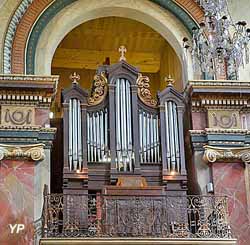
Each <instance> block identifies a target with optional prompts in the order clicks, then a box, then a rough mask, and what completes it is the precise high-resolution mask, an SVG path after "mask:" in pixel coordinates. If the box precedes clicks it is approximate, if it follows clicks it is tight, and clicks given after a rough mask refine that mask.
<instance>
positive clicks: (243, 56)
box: [183, 0, 250, 80]
mask: <svg viewBox="0 0 250 245" xmlns="http://www.w3.org/2000/svg"><path fill="white" fill-rule="evenodd" d="M196 2H197V3H198V4H199V5H200V6H201V7H202V9H203V10H204V22H202V23H200V28H196V27H194V28H193V29H192V31H193V36H192V45H191V44H189V43H188V39H187V38H184V39H183V46H184V48H185V49H189V48H191V50H192V58H193V64H194V70H197V67H198V66H199V67H200V70H201V71H202V72H203V73H205V74H207V75H209V74H210V76H213V77H214V78H215V79H217V78H218V77H219V76H221V75H223V74H224V76H225V78H226V79H230V80H234V79H238V74H239V67H240V66H245V65H246V64H248V63H249V47H248V46H249V41H250V28H247V23H246V22H245V21H238V22H237V23H234V22H233V20H232V17H231V15H230V13H229V10H228V3H227V0H196Z"/></svg>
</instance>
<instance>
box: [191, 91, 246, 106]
mask: <svg viewBox="0 0 250 245" xmlns="http://www.w3.org/2000/svg"><path fill="white" fill-rule="evenodd" d="M247 105H248V98H226V96H225V94H224V95H223V97H222V96H221V95H217V97H216V98H215V97H213V98H211V97H207V96H205V97H204V96H202V97H201V96H200V98H193V99H192V107H209V108H210V107H216V108H223V107H224V108H225V107H227V108H228V106H230V108H231V107H235V108H239V107H242V106H247Z"/></svg>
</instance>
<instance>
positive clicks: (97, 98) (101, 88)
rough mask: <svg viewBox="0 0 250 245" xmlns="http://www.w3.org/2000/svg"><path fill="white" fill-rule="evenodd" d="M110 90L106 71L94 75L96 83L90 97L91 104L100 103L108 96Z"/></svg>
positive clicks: (89, 102)
mask: <svg viewBox="0 0 250 245" xmlns="http://www.w3.org/2000/svg"><path fill="white" fill-rule="evenodd" d="M107 92H108V80H107V77H106V75H105V72H104V71H103V72H101V74H100V75H99V74H97V75H95V76H94V84H93V88H92V92H91V96H90V97H89V98H88V104H89V105H98V104H100V103H101V102H102V101H103V100H104V99H105V97H106V95H107Z"/></svg>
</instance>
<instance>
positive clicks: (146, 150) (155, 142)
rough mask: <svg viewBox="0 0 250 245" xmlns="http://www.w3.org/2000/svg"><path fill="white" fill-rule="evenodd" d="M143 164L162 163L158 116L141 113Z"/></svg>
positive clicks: (140, 131)
mask: <svg viewBox="0 0 250 245" xmlns="http://www.w3.org/2000/svg"><path fill="white" fill-rule="evenodd" d="M139 127H140V130H139V134H140V135H139V137H140V160H141V163H150V162H160V148H159V146H160V141H159V128H158V127H159V125H158V114H154V113H151V112H147V111H145V110H143V109H141V110H140V111H139Z"/></svg>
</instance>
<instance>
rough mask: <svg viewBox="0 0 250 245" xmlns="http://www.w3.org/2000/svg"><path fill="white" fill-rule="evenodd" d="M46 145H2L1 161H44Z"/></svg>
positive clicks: (0, 148)
mask: <svg viewBox="0 0 250 245" xmlns="http://www.w3.org/2000/svg"><path fill="white" fill-rule="evenodd" d="M44 146H45V145H44V144H34V145H5V144H0V160H4V159H28V160H33V161H42V160H43V159H44V158H45V153H44Z"/></svg>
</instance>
